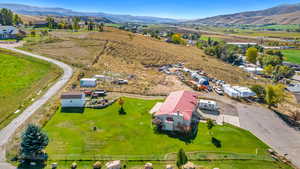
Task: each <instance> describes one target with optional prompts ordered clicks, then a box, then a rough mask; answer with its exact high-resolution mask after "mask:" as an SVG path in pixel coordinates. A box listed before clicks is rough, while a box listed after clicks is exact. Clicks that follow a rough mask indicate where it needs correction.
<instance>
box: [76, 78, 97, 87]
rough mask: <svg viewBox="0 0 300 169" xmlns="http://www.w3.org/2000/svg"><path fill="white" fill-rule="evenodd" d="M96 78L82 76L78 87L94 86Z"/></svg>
mask: <svg viewBox="0 0 300 169" xmlns="http://www.w3.org/2000/svg"><path fill="white" fill-rule="evenodd" d="M96 86H97V79H96V78H83V79H80V87H96Z"/></svg>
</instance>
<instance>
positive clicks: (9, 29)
mask: <svg viewBox="0 0 300 169" xmlns="http://www.w3.org/2000/svg"><path fill="white" fill-rule="evenodd" d="M4 33H6V34H17V33H18V29H17V28H16V27H14V26H0V34H4Z"/></svg>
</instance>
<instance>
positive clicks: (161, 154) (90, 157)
mask: <svg viewBox="0 0 300 169" xmlns="http://www.w3.org/2000/svg"><path fill="white" fill-rule="evenodd" d="M124 100H125V105H124V109H125V111H126V114H125V115H119V113H118V110H119V105H118V104H113V105H112V106H110V107H108V108H106V109H102V110H93V109H85V110H84V112H82V113H78V112H77V113H72V111H69V112H64V113H63V112H61V110H58V112H56V114H55V115H54V116H53V118H52V119H51V120H50V121H49V122H48V123H47V124H46V126H45V127H44V130H45V131H46V132H47V133H48V134H49V137H50V144H49V145H48V147H47V149H46V152H47V153H48V155H49V160H50V161H49V163H50V162H51V161H54V162H58V163H59V165H60V168H64V167H65V168H67V167H69V165H70V163H71V162H73V161H81V160H83V161H82V162H79V168H88V167H89V166H90V165H91V164H92V161H94V160H105V159H106V160H109V159H126V161H127V160H128V161H129V162H128V164H127V165H128V168H137V167H141V166H142V165H143V164H144V163H143V162H133V161H131V160H135V161H136V160H137V161H140V160H146V161H151V160H155V161H156V160H162V162H157V161H156V162H155V161H154V166H155V168H164V167H165V164H166V163H165V162H163V161H164V160H169V162H168V163H171V164H173V163H174V161H175V159H176V155H175V153H176V152H177V151H178V149H179V148H184V149H185V151H186V152H189V153H188V154H189V158H190V159H191V160H196V161H195V163H196V164H198V165H201V166H206V167H207V168H213V167H221V168H224V169H227V168H228V169H231V168H235V169H236V168H237V169H239V168H240V169H245V168H247V167H249V166H250V165H251V166H252V167H253V166H257V167H256V168H257V169H269V168H272V169H276V168H290V167H289V166H286V165H283V164H282V163H279V162H275V161H273V160H272V159H271V158H270V157H269V155H268V153H267V151H266V150H267V149H268V146H267V145H265V144H264V143H263V142H261V141H260V140H258V139H257V138H256V137H255V136H253V135H252V134H251V133H250V132H248V131H245V130H242V129H239V128H236V127H232V126H230V125H224V126H216V127H215V128H213V130H212V133H213V134H212V135H213V136H214V137H215V138H217V139H218V140H219V141H220V143H221V147H219V148H217V147H216V146H215V145H214V144H212V143H211V135H210V134H209V131H208V129H207V128H206V124H203V123H200V124H199V129H198V134H197V137H196V138H195V139H192V140H189V141H187V140H185V141H183V140H182V139H180V138H178V137H172V136H168V135H165V134H159V133H156V132H155V131H154V130H153V128H152V127H151V115H150V114H149V113H148V111H149V110H150V109H151V108H152V106H153V105H154V104H155V103H156V102H157V101H158V100H140V99H131V98H124ZM93 127H97V130H96V131H93ZM162 140H163V141H162ZM256 150H257V152H258V156H256V155H255V154H256ZM228 158H229V159H235V160H228ZM198 159H202V160H204V161H197V160H198ZM206 159H215V160H213V161H206ZM221 159H223V160H221ZM224 159H226V160H224ZM241 159H244V160H241ZM245 159H247V160H245ZM255 159H257V160H255ZM170 161H171V162H170ZM172 161H173V162H172ZM155 163H157V164H155ZM174 166H175V165H174ZM280 166H281V167H280Z"/></svg>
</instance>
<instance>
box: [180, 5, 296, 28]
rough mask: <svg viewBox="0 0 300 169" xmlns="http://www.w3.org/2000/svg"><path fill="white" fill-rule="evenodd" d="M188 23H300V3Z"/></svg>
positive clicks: (189, 22) (188, 22)
mask: <svg viewBox="0 0 300 169" xmlns="http://www.w3.org/2000/svg"><path fill="white" fill-rule="evenodd" d="M184 23H187V24H208V25H219V24H300V3H298V4H289V5H280V6H276V7H272V8H269V9H265V10H258V11H249V12H241V13H235V14H229V15H219V16H214V17H208V18H204V19H196V20H191V21H187V22H184Z"/></svg>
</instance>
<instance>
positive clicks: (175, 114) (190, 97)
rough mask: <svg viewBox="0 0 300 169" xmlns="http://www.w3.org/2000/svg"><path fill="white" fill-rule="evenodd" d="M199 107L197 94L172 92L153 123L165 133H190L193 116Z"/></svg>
mask: <svg viewBox="0 0 300 169" xmlns="http://www.w3.org/2000/svg"><path fill="white" fill-rule="evenodd" d="M197 105H198V95H197V93H195V92H192V91H176V92H172V93H170V95H169V96H168V97H167V99H166V100H165V102H164V103H163V104H161V106H160V108H159V109H158V111H157V112H155V113H154V119H153V123H154V124H156V125H157V126H158V127H159V128H161V129H162V130H165V131H178V132H187V131H190V130H191V124H192V116H193V113H194V112H195V111H196V110H197V107H198V106H197Z"/></svg>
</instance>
